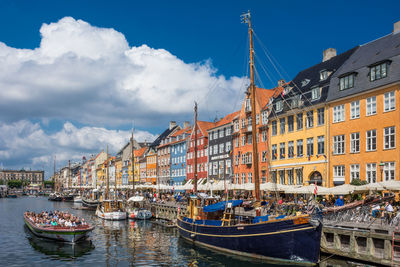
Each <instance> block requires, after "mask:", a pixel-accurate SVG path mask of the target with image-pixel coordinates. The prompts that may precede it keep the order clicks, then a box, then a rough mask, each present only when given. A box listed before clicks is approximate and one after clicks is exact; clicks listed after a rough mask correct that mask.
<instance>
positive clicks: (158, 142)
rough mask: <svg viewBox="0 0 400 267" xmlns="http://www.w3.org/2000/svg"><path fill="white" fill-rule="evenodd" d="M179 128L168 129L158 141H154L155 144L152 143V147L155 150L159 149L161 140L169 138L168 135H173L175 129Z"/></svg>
mask: <svg viewBox="0 0 400 267" xmlns="http://www.w3.org/2000/svg"><path fill="white" fill-rule="evenodd" d="M178 127H179V126H178V125H176V126H174V127H173V128H172V129H169V128H167V129H166V130H165V131H164V132H163V133H162V134H160V135H159V136H158V137H157V139H156V140H154V142H153V143H151V145H150V147H151V148H153V149H155V148H157V147H158V146H159V145H160V143H161V140H163V139H164V138H166V137H168V135H170V134H171V133H172V132H173V131H174V130H175V129H177V128H178Z"/></svg>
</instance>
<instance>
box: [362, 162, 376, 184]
mask: <svg viewBox="0 0 400 267" xmlns="http://www.w3.org/2000/svg"><path fill="white" fill-rule="evenodd" d="M376 179H377V175H376V163H367V164H366V166H365V180H366V181H367V183H376V182H377V180H376Z"/></svg>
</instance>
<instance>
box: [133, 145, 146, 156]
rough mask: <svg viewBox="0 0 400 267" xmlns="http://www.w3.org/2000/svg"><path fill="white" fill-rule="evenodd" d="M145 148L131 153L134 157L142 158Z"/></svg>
mask: <svg viewBox="0 0 400 267" xmlns="http://www.w3.org/2000/svg"><path fill="white" fill-rule="evenodd" d="M146 149H147V147H142V148H140V149H138V150H135V151H134V152H133V153H134V155H135V157H141V156H143V154H144V152H146Z"/></svg>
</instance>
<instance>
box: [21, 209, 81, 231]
mask: <svg viewBox="0 0 400 267" xmlns="http://www.w3.org/2000/svg"><path fill="white" fill-rule="evenodd" d="M25 215H26V216H27V217H28V218H29V219H30V220H31V221H32V222H33V223H35V224H36V226H39V227H48V226H53V227H56V226H58V227H76V226H79V225H87V223H86V222H85V220H84V219H83V218H82V219H80V218H78V217H76V216H74V215H72V214H70V213H68V212H61V211H54V212H52V211H50V212H45V211H42V212H41V213H35V212H30V211H27V212H25Z"/></svg>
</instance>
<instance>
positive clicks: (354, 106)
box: [350, 100, 360, 119]
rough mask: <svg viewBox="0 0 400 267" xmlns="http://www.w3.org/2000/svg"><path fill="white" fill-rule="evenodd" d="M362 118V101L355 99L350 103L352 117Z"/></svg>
mask: <svg viewBox="0 0 400 267" xmlns="http://www.w3.org/2000/svg"><path fill="white" fill-rule="evenodd" d="M357 118H360V101H359V100H357V101H353V102H351V104H350V119H357Z"/></svg>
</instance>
